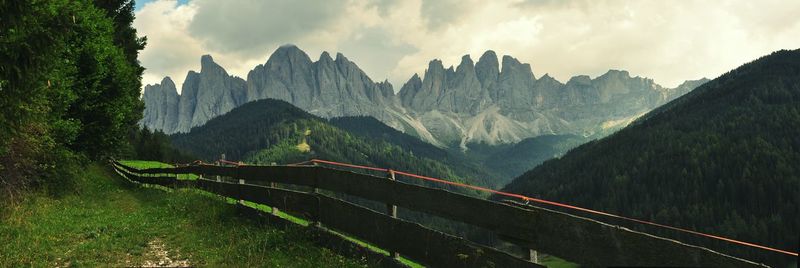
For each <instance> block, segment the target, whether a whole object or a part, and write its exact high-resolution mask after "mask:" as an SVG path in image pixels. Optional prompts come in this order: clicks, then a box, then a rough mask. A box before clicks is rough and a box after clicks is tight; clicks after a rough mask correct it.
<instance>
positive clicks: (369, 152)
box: [173, 99, 498, 186]
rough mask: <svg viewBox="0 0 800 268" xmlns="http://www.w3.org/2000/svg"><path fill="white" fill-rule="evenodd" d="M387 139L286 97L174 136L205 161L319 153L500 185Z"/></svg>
mask: <svg viewBox="0 0 800 268" xmlns="http://www.w3.org/2000/svg"><path fill="white" fill-rule="evenodd" d="M391 141H398V140H397V139H387V140H384V139H381V138H380V136H376V137H373V138H367V137H364V136H361V135H355V134H352V133H350V132H348V131H345V130H343V129H341V128H339V127H336V126H334V125H332V124H330V123H328V122H327V121H325V120H324V119H321V118H318V117H316V116H313V115H311V114H309V113H307V112H305V111H303V110H300V109H298V108H297V107H294V106H292V105H291V104H289V103H287V102H284V101H279V100H272V99H266V100H259V101H255V102H251V103H247V104H245V105H242V106H240V107H238V108H236V109H234V110H232V111H231V112H229V113H227V114H225V115H223V116H220V117H217V118H214V119H212V120H210V121H209V122H208V123H206V124H205V125H203V126H201V127H196V128H194V129H192V131H191V132H189V133H186V134H176V135H174V136H173V143H174V144H175V146H176V147H177V148H179V149H183V150H185V151H187V152H188V153H190V154H194V155H197V156H198V157H201V158H203V159H205V160H215V159H218V158H219V157H220V156H221V154H223V153H224V154H225V156H226V158H227V159H231V160H237V161H238V160H244V161H245V162H250V163H257V164H271V163H277V164H287V163H296V162H302V161H306V160H310V159H313V158H319V159H326V160H333V161H339V162H346V163H352V164H359V165H369V166H378V167H387V168H392V169H396V170H403V171H408V172H413V173H418V174H425V175H428V176H435V177H440V178H445V179H450V180H458V181H466V182H470V183H472V184H478V185H487V186H498V185H497V184H496V182H495V181H492V180H491V176H489V175H487V174H485V173H482V172H481V171H480V170H479V169H478V168H471V169H453V168H451V167H449V166H448V165H447V164H444V163H442V162H441V161H437V159H431V158H428V157H424V156H423V155H428V156H431V157H434V156H436V154H437V152H435V149H433V148H430V147H432V146H430V145H427V146H429V147H421V148H424V149H423V151H424V150H427V151H429V152H427V153H422V151H420V153H415V152H414V151H413V149H404V148H403V147H401V146H400V145H397V144H394V143H392V142H391ZM406 142H411V141H410V140H407V141H406ZM406 145H408V144H406ZM434 148H435V147H434ZM420 154H421V155H420ZM445 155H446V154H445ZM440 159H443V158H440Z"/></svg>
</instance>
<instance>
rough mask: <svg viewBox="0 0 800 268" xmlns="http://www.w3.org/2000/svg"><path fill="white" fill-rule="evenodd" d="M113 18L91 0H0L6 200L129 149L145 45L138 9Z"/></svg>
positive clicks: (0, 153) (0, 129)
mask: <svg viewBox="0 0 800 268" xmlns="http://www.w3.org/2000/svg"><path fill="white" fill-rule="evenodd" d="M106 2H108V3H109V4H111V3H114V2H119V1H106ZM123 2H128V1H123ZM126 12H127V13H126ZM113 13H114V14H115V17H114V18H110V17H108V16H109V15H110V14H111V13H109V12H106V11H104V10H102V9H99V8H97V7H96V6H95V5H94V4H93V3H92V2H90V1H87V0H83V1H70V0H32V1H7V0H3V1H0V14H2V18H3V19H2V20H0V182H1V183H0V189H2V190H3V192H4V193H6V194H5V195H8V194H9V193H13V192H15V191H16V190H18V189H21V188H24V187H26V186H28V185H48V184H54V182H65V181H68V180H69V179H70V172H68V171H69V169H77V167H76V166H74V165H77V164H78V161H79V160H81V159H84V158H90V159H100V158H103V157H106V156H110V155H114V154H117V153H119V148H121V147H123V146H122V145H124V144H125V143H126V139H125V138H126V134H127V133H128V131H129V130H130V129H132V127H134V126H135V123H136V122H137V121H138V120H139V118H140V117H141V111H142V108H143V104H142V103H141V101H140V100H139V89H140V87H141V82H140V80H141V73H142V68H141V66H139V64H138V62H136V61H135V58H136V54H137V53H138V50H139V49H141V47H142V46H143V45H144V42H143V40H141V39H136V37H135V30H133V29H132V27H130V23H131V22H132V19H133V15H132V10H126V9H116V10H114V12H113ZM122 30H126V31H127V34H122V35H121V34H120V33H119V31H122ZM129 38H133V39H135V40H133V41H131V40H128V39H129ZM124 42H131V43H135V44H136V45H135V46H131V47H123V45H122V44H123V43H124ZM59 186H66V185H59ZM15 189H16V190H15Z"/></svg>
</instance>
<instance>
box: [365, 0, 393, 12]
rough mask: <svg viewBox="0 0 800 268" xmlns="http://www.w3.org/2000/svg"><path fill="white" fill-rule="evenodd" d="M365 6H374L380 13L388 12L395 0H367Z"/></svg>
mask: <svg viewBox="0 0 800 268" xmlns="http://www.w3.org/2000/svg"><path fill="white" fill-rule="evenodd" d="M368 2H369V3H368V4H367V6H369V7H376V8H377V9H378V12H380V14H381V15H386V14H389V12H390V11H391V9H392V7H394V5H395V4H397V0H368Z"/></svg>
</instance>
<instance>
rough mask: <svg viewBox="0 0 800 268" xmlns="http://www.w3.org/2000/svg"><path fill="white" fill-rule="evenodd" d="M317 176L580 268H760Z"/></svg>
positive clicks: (430, 191)
mask: <svg viewBox="0 0 800 268" xmlns="http://www.w3.org/2000/svg"><path fill="white" fill-rule="evenodd" d="M317 175H318V176H319V177H318V182H319V183H318V187H319V188H322V189H326V190H331V191H337V192H343V193H347V194H351V195H356V196H360V197H364V198H367V199H371V200H375V201H380V202H387V203H392V204H396V205H398V206H403V207H406V208H410V209H413V210H417V211H422V212H426V213H430V214H434V215H438V216H442V217H445V218H449V219H452V220H456V221H461V222H465V223H468V224H472V225H475V226H478V227H483V228H486V229H489V230H492V231H495V232H497V233H498V234H501V235H506V236H510V237H515V238H517V239H518V240H520V241H524V242H523V243H521V244H522V245H524V246H527V247H530V248H534V249H539V250H540V251H543V252H546V253H549V254H553V255H555V256H559V257H562V258H566V259H568V260H571V261H574V262H578V263H580V264H584V265H590V266H620V265H621V266H630V265H645V266H653V265H676V266H716V267H719V266H723V267H754V266H758V264H756V263H753V262H749V261H746V260H742V259H738V258H733V257H731V256H727V255H723V254H720V253H717V252H714V251H711V250H709V249H705V248H701V247H697V246H692V245H688V244H683V243H680V242H678V241H674V240H669V239H665V238H661V237H656V236H652V235H648V234H644V233H641V232H634V231H631V230H629V229H625V228H621V227H617V226H612V225H608V224H604V223H601V222H599V221H595V220H591V219H587V218H581V217H576V216H572V215H569V214H566V213H561V212H556V211H552V210H547V209H543V208H537V207H529V208H525V209H523V208H519V207H515V206H510V205H507V204H503V203H499V202H494V201H489V200H483V199H477V198H473V197H469V196H465V195H461V194H457V193H453V192H449V191H445V190H441V189H434V188H428V187H424V186H419V185H413V184H407V183H403V182H399V181H390V180H387V179H383V178H380V177H375V176H369V175H363V174H356V173H352V172H347V171H340V170H331V169H324V170H322V171H320V172H319V173H318V174H317ZM476 211H480V213H476Z"/></svg>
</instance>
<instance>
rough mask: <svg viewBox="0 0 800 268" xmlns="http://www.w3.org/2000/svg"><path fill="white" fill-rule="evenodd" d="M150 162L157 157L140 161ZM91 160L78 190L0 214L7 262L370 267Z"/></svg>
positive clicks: (292, 231)
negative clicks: (133, 180)
mask: <svg viewBox="0 0 800 268" xmlns="http://www.w3.org/2000/svg"><path fill="white" fill-rule="evenodd" d="M139 164H141V165H151V164H152V163H139ZM111 172H112V171H110V170H108V169H107V168H105V167H102V166H99V165H97V164H92V165H90V166H89V167H88V168H87V170H86V173H85V176H84V177H83V178H82V179H81V181H80V182H78V189H77V193H75V194H70V195H66V196H62V197H51V196H46V195H42V194H30V195H29V196H27V197H26V198H25V200H24V202H22V203H21V204H20V205H17V206H15V207H11V208H9V209H7V210H6V213H5V214H4V215H0V241H2V243H0V267H19V266H36V267H42V266H144V265H152V264H157V263H158V262H160V261H161V262H163V261H165V260H166V259H169V260H172V261H180V263H184V264H189V265H192V266H215V267H216V266H225V267H227V266H233V267H241V266H246V267H252V266H254V267H280V266H283V267H286V266H288V267H320V266H325V267H330V266H335V267H363V266H365V265H366V263H365V262H364V261H363V260H352V259H347V258H344V257H342V256H339V255H336V254H334V253H333V252H331V251H329V250H327V249H323V248H319V247H316V246H314V245H313V243H312V242H311V238H310V234H308V233H307V232H305V231H304V230H302V229H301V228H294V227H289V228H286V229H276V228H271V227H268V226H262V225H258V224H256V223H255V222H253V221H250V220H247V219H244V218H241V217H237V216H236V211H235V208H234V207H233V206H230V205H229V204H227V203H226V202H220V199H219V198H217V197H212V196H209V195H203V194H198V193H196V192H193V191H188V190H176V191H172V192H164V191H162V190H157V189H154V188H140V187H136V186H133V185H130V184H127V183H126V182H123V181H122V179H120V178H119V177H116V174H113V173H111Z"/></svg>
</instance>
